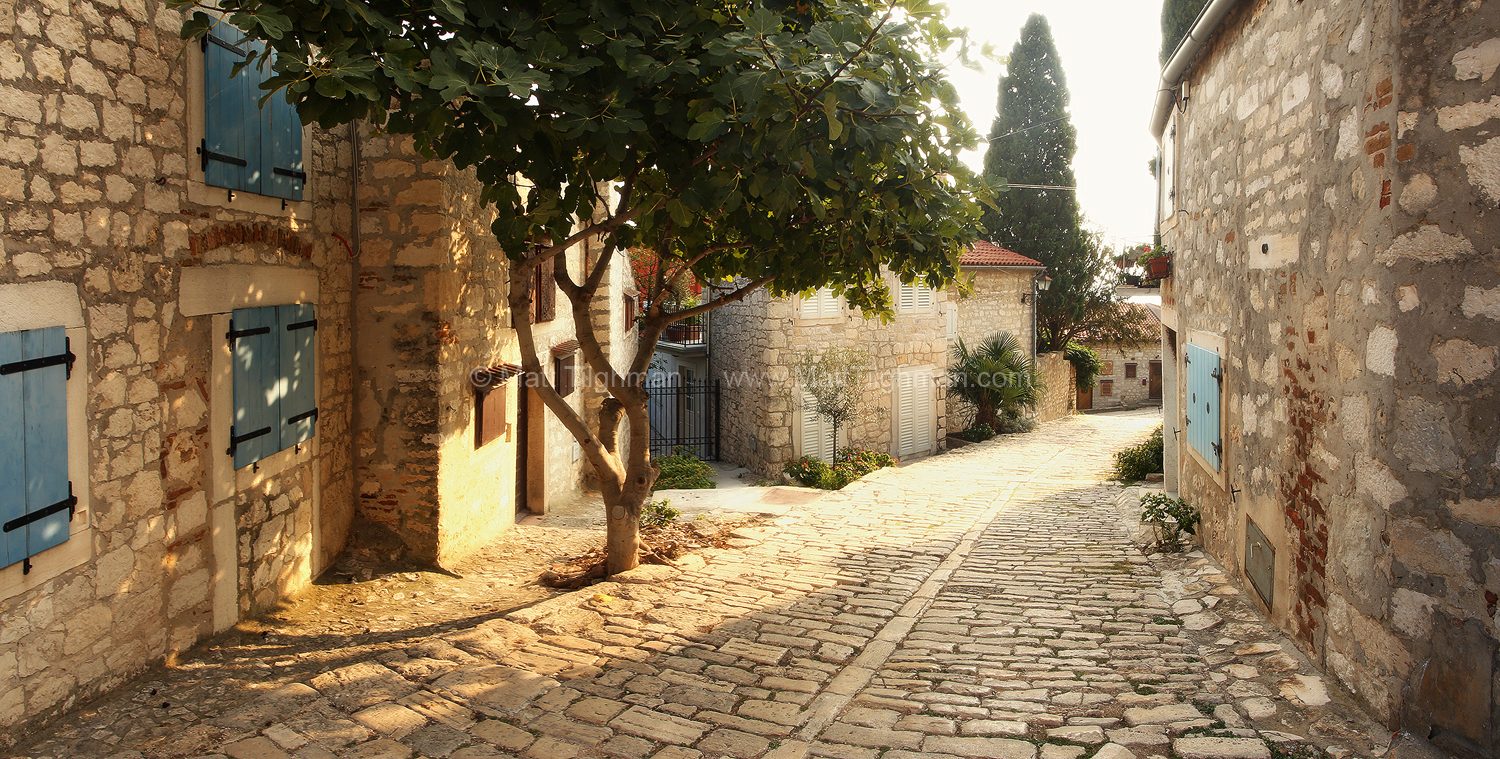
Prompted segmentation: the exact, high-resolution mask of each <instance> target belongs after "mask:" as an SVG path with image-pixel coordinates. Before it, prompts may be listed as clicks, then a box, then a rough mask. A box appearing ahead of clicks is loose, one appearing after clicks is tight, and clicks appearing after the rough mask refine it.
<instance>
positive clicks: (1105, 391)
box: [1099, 380, 1115, 398]
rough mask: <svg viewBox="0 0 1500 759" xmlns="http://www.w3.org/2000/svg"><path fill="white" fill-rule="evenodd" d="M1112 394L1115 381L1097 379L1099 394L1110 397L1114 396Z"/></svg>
mask: <svg viewBox="0 0 1500 759" xmlns="http://www.w3.org/2000/svg"><path fill="white" fill-rule="evenodd" d="M1114 394H1115V381H1114V380H1099V395H1100V396H1103V397H1105V398H1111V397H1113V396H1114Z"/></svg>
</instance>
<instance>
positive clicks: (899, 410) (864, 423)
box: [708, 243, 1041, 476]
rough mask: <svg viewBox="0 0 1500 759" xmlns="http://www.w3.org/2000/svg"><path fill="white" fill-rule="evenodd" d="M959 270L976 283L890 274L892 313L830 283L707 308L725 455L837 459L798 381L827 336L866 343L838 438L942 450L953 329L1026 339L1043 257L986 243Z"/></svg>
mask: <svg viewBox="0 0 1500 759" xmlns="http://www.w3.org/2000/svg"><path fill="white" fill-rule="evenodd" d="M961 271H962V272H963V274H964V275H965V276H968V277H970V278H971V279H972V283H973V285H974V286H973V289H972V291H971V292H969V293H968V294H966V295H964V296H962V297H955V293H953V292H950V291H948V290H934V289H931V288H928V287H925V286H921V285H904V284H901V283H900V282H898V281H896V280H895V278H894V277H892V278H891V279H890V282H889V283H888V284H889V285H890V288H891V293H892V298H893V300H894V306H895V318H894V319H893V320H892V321H891V322H889V323H883V322H881V321H880V320H878V319H873V318H871V319H867V318H865V317H864V316H863V315H862V314H861V313H859V312H858V311H856V310H854V309H851V308H849V307H847V306H846V305H845V304H844V302H843V299H842V298H840V297H838V296H835V295H833V294H832V293H831V292H829V291H827V290H820V291H818V292H816V293H812V294H810V295H807V296H801V297H789V298H772V297H770V296H769V295H768V294H767V293H764V292H758V293H755V294H752V295H751V296H750V297H748V298H746V299H745V300H743V301H740V302H738V303H733V304H730V305H727V306H725V307H723V308H721V309H718V310H716V311H712V312H710V314H711V316H710V321H709V326H708V334H709V340H710V344H709V350H708V363H709V370H710V373H711V376H713V377H714V378H716V379H717V380H718V381H719V383H720V387H721V391H720V392H721V393H722V395H721V410H720V416H719V418H720V424H721V427H720V445H721V451H722V455H721V458H723V459H724V460H726V461H731V462H734V463H737V464H740V465H742V466H745V467H746V468H748V469H750V470H751V471H754V472H758V473H761V474H764V475H767V476H778V475H779V474H780V472H781V467H782V466H783V465H784V464H785V463H786V462H788V461H791V460H792V459H795V458H797V457H799V456H804V455H806V456H816V457H818V458H823V459H825V460H828V459H832V457H833V455H834V448H835V446H834V440H833V430H832V429H831V428H830V427H829V425H828V423H827V422H826V421H825V420H823V419H821V418H820V417H819V416H818V415H817V414H816V413H814V412H813V411H812V410H811V405H810V399H807V398H805V397H804V396H803V394H802V393H801V391H800V390H799V389H798V388H796V387H795V384H796V383H795V381H794V378H795V375H796V372H795V368H796V366H797V362H798V360H799V359H800V358H801V357H802V356H804V355H809V354H816V353H817V352H819V351H822V350H825V349H827V348H832V347H847V348H859V349H862V350H863V351H865V353H866V354H868V357H869V360H870V371H869V377H870V380H869V382H868V383H867V384H866V387H865V390H864V398H863V401H862V403H861V406H860V414H859V416H858V418H857V419H856V421H855V422H854V424H853V425H851V427H852V428H851V429H841V430H839V432H838V436H839V437H838V444H837V447H840V448H841V447H844V446H851V445H852V446H857V447H862V448H871V449H875V450H880V451H887V452H889V453H890V454H891V455H893V456H895V457H897V458H898V459H903V460H904V459H911V458H917V457H921V456H927V455H930V454H933V453H937V452H938V451H941V450H943V448H944V447H945V439H946V437H947V434H948V432H949V431H950V430H949V421H948V420H949V418H950V417H949V412H950V409H949V403H948V399H947V388H946V386H947V381H946V377H947V370H948V365H949V354H950V351H951V349H952V347H953V343H954V342H955V340H956V339H957V338H958V337H959V336H960V335H962V336H964V339H966V340H970V341H973V340H978V339H983V338H985V337H989V336H990V335H993V334H995V333H997V332H1011V333H1013V334H1016V335H1017V336H1018V337H1021V338H1022V342H1023V345H1026V346H1027V347H1028V349H1029V348H1030V346H1031V345H1032V342H1031V333H1032V310H1031V309H1032V304H1033V303H1034V302H1035V291H1034V290H1033V289H1032V288H1033V282H1034V280H1035V279H1036V277H1037V275H1038V274H1039V273H1040V272H1041V264H1040V263H1038V262H1036V261H1033V260H1032V259H1029V258H1026V257H1025V256H1021V255H1019V254H1017V253H1013V252H1011V251H1007V250H1004V249H1003V248H999V247H997V246H994V245H990V244H988V243H982V244H981V245H980V246H977V247H976V248H975V249H974V250H971V251H969V252H968V253H966V254H965V255H964V257H963V259H962V263H961ZM1023 295H1024V296H1026V297H1025V298H1024V299H1023V297H1022V296H1023Z"/></svg>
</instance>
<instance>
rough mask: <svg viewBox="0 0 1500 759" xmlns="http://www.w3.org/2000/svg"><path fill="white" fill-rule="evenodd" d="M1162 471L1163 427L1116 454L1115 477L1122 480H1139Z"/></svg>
mask: <svg viewBox="0 0 1500 759" xmlns="http://www.w3.org/2000/svg"><path fill="white" fill-rule="evenodd" d="M1160 471H1162V437H1161V428H1160V427H1157V428H1156V431H1155V432H1153V433H1151V437H1149V438H1146V441H1145V442H1143V443H1141V444H1139V445H1133V446H1130V447H1129V448H1126V449H1125V450H1123V451H1119V452H1117V453H1116V454H1115V471H1114V478H1115V479H1117V480H1119V481H1121V482H1138V481H1140V480H1144V479H1146V475H1148V474H1152V473H1154V472H1160Z"/></svg>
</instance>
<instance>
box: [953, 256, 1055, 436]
mask: <svg viewBox="0 0 1500 759" xmlns="http://www.w3.org/2000/svg"><path fill="white" fill-rule="evenodd" d="M1045 270H1046V267H1045V266H1043V265H1042V262H1040V261H1037V260H1036V259H1033V258H1028V257H1027V256H1023V255H1021V254H1020V253H1017V252H1015V251H1013V250H1008V249H1006V248H1002V247H1000V246H999V245H996V244H994V243H991V242H987V241H984V240H981V241H979V242H977V243H975V244H974V247H973V248H971V249H969V250H968V251H967V252H965V253H964V254H963V256H962V257H961V258H960V259H959V271H960V274H959V277H960V279H962V280H963V281H964V282H965V283H966V284H967V285H968V290H967V291H966V292H964V293H960V294H958V295H957V299H956V300H957V303H956V305H957V308H955V309H953V310H952V311H950V312H949V313H950V314H951V315H950V317H949V318H950V319H952V320H953V322H954V323H953V324H952V325H950V328H949V331H950V332H951V333H952V334H953V336H954V337H956V338H958V339H961V340H963V341H964V343H965V344H967V345H969V346H971V347H972V346H975V345H978V344H979V343H980V342H981V341H983V340H985V339H987V338H990V337H993V336H995V335H997V334H1000V333H1004V332H1008V333H1010V334H1012V335H1014V336H1015V337H1016V339H1017V340H1019V341H1020V343H1021V348H1022V349H1023V350H1025V351H1026V353H1027V354H1030V355H1035V354H1036V322H1035V318H1036V281H1037V278H1038V277H1041V276H1042V274H1043V272H1044V271H1045ZM961 406H962V401H960V400H959V399H958V398H957V397H950V398H949V399H948V409H947V411H948V417H949V418H950V419H954V420H955V424H953V425H952V428H951V429H949V432H960V431H961V426H962V422H963V421H967V420H966V419H965V418H964V417H965V410H964V409H963V408H961Z"/></svg>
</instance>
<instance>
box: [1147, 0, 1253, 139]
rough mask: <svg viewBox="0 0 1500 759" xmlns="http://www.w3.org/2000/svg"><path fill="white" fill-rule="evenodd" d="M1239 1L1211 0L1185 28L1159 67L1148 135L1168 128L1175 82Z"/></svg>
mask: <svg viewBox="0 0 1500 759" xmlns="http://www.w3.org/2000/svg"><path fill="white" fill-rule="evenodd" d="M1239 3H1240V0H1210V2H1209V4H1208V5H1206V6H1204V8H1203V12H1201V13H1199V14H1198V20H1197V21H1194V22H1193V28H1191V29H1189V30H1188V33H1187V36H1186V37H1184V38H1183V39H1182V42H1181V43H1179V44H1178V45H1177V50H1176V51H1174V52H1173V53H1172V57H1171V58H1168V59H1167V64H1166V65H1165V66H1163V67H1162V69H1161V84H1159V85H1158V86H1157V89H1156V107H1155V108H1154V109H1153V110H1152V112H1151V136H1153V137H1155V138H1157V139H1161V134H1162V132H1163V131H1165V130H1166V128H1167V118H1168V117H1169V116H1170V115H1171V113H1172V106H1173V105H1174V104H1175V103H1176V101H1177V98H1176V96H1174V95H1173V94H1172V93H1173V92H1174V91H1175V90H1176V89H1177V84H1178V83H1179V82H1181V81H1182V78H1183V77H1184V76H1186V75H1187V73H1188V72H1189V71H1190V70H1192V67H1193V63H1195V62H1196V61H1197V59H1198V54H1199V53H1201V52H1203V47H1204V45H1205V44H1206V43H1207V42H1208V40H1209V38H1210V37H1212V36H1213V35H1214V32H1217V31H1218V30H1219V27H1220V26H1221V25H1222V24H1223V23H1224V19H1226V18H1228V17H1229V12H1230V11H1232V10H1234V8H1235V6H1237V5H1239Z"/></svg>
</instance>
